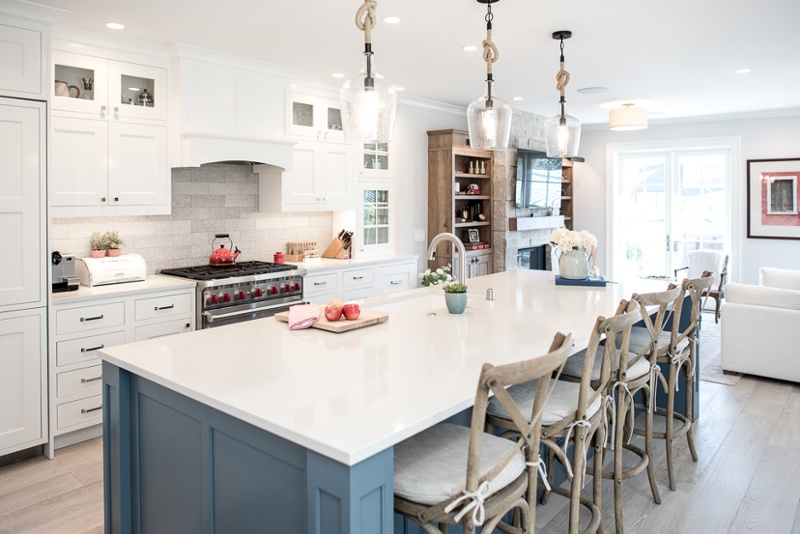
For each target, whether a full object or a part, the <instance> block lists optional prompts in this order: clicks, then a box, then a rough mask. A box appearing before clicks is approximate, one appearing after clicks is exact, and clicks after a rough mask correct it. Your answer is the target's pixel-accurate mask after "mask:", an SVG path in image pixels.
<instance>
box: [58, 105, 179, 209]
mask: <svg viewBox="0 0 800 534" xmlns="http://www.w3.org/2000/svg"><path fill="white" fill-rule="evenodd" d="M51 123H52V126H51V150H50V205H51V206H52V207H53V214H54V215H60V216H70V215H84V216H85V215H103V214H105V215H113V214H119V215H123V214H126V213H127V214H133V213H136V212H138V213H163V212H164V211H163V210H165V209H166V210H168V209H169V206H170V202H171V200H170V198H169V191H170V187H169V183H170V170H169V167H168V165H167V143H166V139H167V128H166V126H165V125H163V124H150V123H127V122H114V123H108V122H105V121H99V120H92V119H80V118H72V117H64V116H56V115H54V116H53V117H52V119H51ZM86 207H94V208H97V210H95V211H87V210H86V209H85V208H86Z"/></svg>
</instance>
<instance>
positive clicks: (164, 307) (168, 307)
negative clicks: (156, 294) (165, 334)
mask: <svg viewBox="0 0 800 534" xmlns="http://www.w3.org/2000/svg"><path fill="white" fill-rule="evenodd" d="M174 307H175V305H174V304H170V305H169V306H156V307H155V308H154V309H155V311H161V310H171V309H172V308H174Z"/></svg>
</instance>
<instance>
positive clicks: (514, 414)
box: [394, 334, 572, 534]
mask: <svg viewBox="0 0 800 534" xmlns="http://www.w3.org/2000/svg"><path fill="white" fill-rule="evenodd" d="M571 349H572V336H571V335H566V336H565V335H563V334H556V336H555V339H554V340H553V343H552V344H551V346H550V352H549V353H548V354H546V355H545V356H541V357H537V358H533V359H530V360H527V361H523V362H519V363H514V364H509V365H503V366H500V367H493V366H492V365H490V364H485V365H484V366H483V370H482V371H481V376H480V379H479V380H478V390H477V393H476V394H475V405H474V407H473V410H472V421H471V425H470V427H469V428H467V427H462V426H458V425H453V424H439V425H436V426H434V427H432V428H429V429H428V430H425V431H424V432H421V433H420V434H417V435H416V436H413V437H411V438H409V439H407V440H406V441H404V442H402V443H400V444H398V445H396V446H395V448H394V495H395V498H394V508H395V511H396V512H398V513H400V514H402V515H404V516H405V517H409V518H411V519H413V520H414V521H415V522H417V523H418V524H419V525H420V526H421V527H422V528H423V529H424V530H425V532H428V533H438V534H442V532H445V533H446V532H447V525H450V524H456V523H460V524H461V525H463V526H464V532H467V533H472V534H474V533H475V532H476V528H477V527H481V532H486V533H489V532H493V531H494V529H495V527H497V526H498V525H500V528H501V529H502V530H503V531H504V532H516V533H520V534H523V533H524V534H534V525H535V513H536V507H535V498H536V480H537V470H538V466H539V432H540V427H541V416H542V410H543V409H544V406H545V403H546V402H547V399H548V397H549V396H550V393H551V391H552V389H553V386H552V385H551V383H552V382H553V381H552V380H551V375H552V374H553V371H555V370H557V369H558V371H557V372H560V368H561V367H562V366H563V364H564V362H565V361H566V359H567V355H568V354H569V352H570V350H571ZM529 381H534V382H535V383H536V384H537V386H538V388H537V391H536V395H535V396H534V397H533V398H532V401H531V404H530V405H529V406H530V409H529V410H527V411H526V412H524V415H523V413H522V412H520V409H519V408H518V407H517V405H516V404H515V403H514V401H513V400H512V398H511V397H510V396H509V394H508V393H507V392H506V387H509V386H513V385H514V384H519V383H523V382H529ZM490 392H491V393H493V394H494V397H493V400H495V399H496V402H498V403H499V404H500V405H501V406H503V408H504V409H505V410H506V411H507V413H508V414H509V415H510V419H511V421H512V422H513V424H512V426H513V429H514V430H515V431H516V432H518V435H519V436H521V437H522V439H519V440H516V441H511V440H508V439H504V438H501V437H497V436H494V435H492V434H489V433H487V432H485V431H484V424H485V422H486V407H487V404H488V402H489V393H490ZM465 468H466V469H465ZM465 475H466V476H465ZM531 495H532V496H533V497H531ZM526 496H527V497H526ZM511 510H514V511H516V512H517V513H515V514H514V522H515V523H516V524H515V525H507V524H506V523H503V522H502V518H503V516H504V515H505V514H506V513H508V512H509V511H511ZM437 524H438V526H437Z"/></svg>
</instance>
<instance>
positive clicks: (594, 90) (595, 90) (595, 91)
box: [578, 87, 608, 95]
mask: <svg viewBox="0 0 800 534" xmlns="http://www.w3.org/2000/svg"><path fill="white" fill-rule="evenodd" d="M578 92H579V93H580V94H582V95H599V94H600V93H607V92H608V87H584V88H583V89H578Z"/></svg>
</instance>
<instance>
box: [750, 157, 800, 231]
mask: <svg viewBox="0 0 800 534" xmlns="http://www.w3.org/2000/svg"><path fill="white" fill-rule="evenodd" d="M799 202H800V158H783V159H749V160H747V237H753V238H762V239H800V205H798V203H799Z"/></svg>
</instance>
